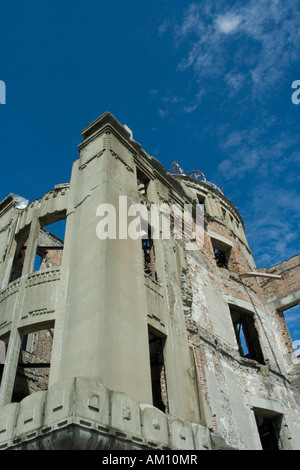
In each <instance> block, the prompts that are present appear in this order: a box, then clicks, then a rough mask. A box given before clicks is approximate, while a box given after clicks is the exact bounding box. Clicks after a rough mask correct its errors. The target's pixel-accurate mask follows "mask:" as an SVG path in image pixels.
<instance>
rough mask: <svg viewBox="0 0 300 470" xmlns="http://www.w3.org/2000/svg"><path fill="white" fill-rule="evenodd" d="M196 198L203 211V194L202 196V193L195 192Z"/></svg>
mask: <svg viewBox="0 0 300 470" xmlns="http://www.w3.org/2000/svg"><path fill="white" fill-rule="evenodd" d="M197 198H198V204H200V206H202V209H203V211H205V196H202V194H197Z"/></svg>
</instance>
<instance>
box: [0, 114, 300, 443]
mask: <svg viewBox="0 0 300 470" xmlns="http://www.w3.org/2000/svg"><path fill="white" fill-rule="evenodd" d="M82 136H83V140H82V142H81V143H80V144H79V147H78V148H79V158H78V159H77V160H76V161H75V162H74V164H73V169H72V175H71V180H70V182H69V183H66V184H58V185H56V186H55V188H54V189H53V190H51V191H49V192H48V193H46V194H45V195H44V196H43V197H42V198H41V199H38V200H35V201H33V202H31V203H29V204H26V203H25V204H23V205H22V203H24V201H23V200H22V199H21V198H18V197H16V196H15V195H9V196H8V197H7V198H5V199H4V200H3V201H2V202H1V203H0V287H1V291H0V341H1V342H0V359H1V361H0V362H1V370H0V373H1V387H0V449H3V450H5V449H17V450H21V449H28V450H30V449H45V450H52V449H53V450H55V449H117V450H118V449H124V450H129V449H136V450H141V449H162V450H167V449H174V450H214V449H236V450H243V449H253V450H261V449H286V450H294V449H300V422H299V418H300V411H299V404H300V398H299V397H300V395H299V374H300V372H299V364H300V362H299V358H298V357H297V355H296V353H295V349H294V347H293V343H292V340H291V337H290V335H289V332H288V329H287V326H286V323H285V320H284V311H285V309H287V308H289V307H292V306H294V305H297V304H299V302H300V256H296V257H294V258H292V259H290V260H287V261H284V262H283V263H282V264H279V265H277V266H274V267H273V268H270V269H264V268H261V269H257V268H256V265H255V262H254V259H253V256H252V254H251V250H250V248H249V246H248V243H247V239H246V235H245V230H244V225H243V220H242V218H241V216H240V214H239V212H238V210H237V209H236V208H235V207H234V206H233V205H232V203H231V202H230V201H229V200H228V199H227V198H226V196H224V194H223V193H222V192H221V191H220V190H218V188H216V187H215V186H214V185H213V184H211V183H208V182H207V181H206V180H205V179H204V180H203V179H202V180H200V179H199V178H198V175H197V174H196V172H195V173H194V174H193V175H185V174H183V172H180V171H179V172H172V174H171V173H168V172H167V171H166V170H165V169H164V168H163V167H162V165H161V164H160V163H159V162H158V161H157V160H156V159H155V158H153V157H151V156H149V155H148V154H147V153H146V152H145V151H144V150H143V149H142V147H141V146H140V144H138V143H137V142H135V141H134V139H133V136H132V133H131V131H130V130H129V129H128V128H127V127H126V126H123V125H121V124H120V123H119V122H118V121H117V120H116V119H115V118H114V117H113V116H112V115H111V114H110V113H105V114H103V115H102V116H101V117H100V118H98V119H97V120H96V121H94V122H93V123H92V124H90V125H89V126H87V127H86V128H85V129H84V130H83V131H82ZM20 199H21V203H20ZM157 207H158V208H159V211H158V214H159V215H158V216H157V217H158V219H157V218H151V217H150V215H153V213H154V210H153V208H155V209H156V208H157ZM168 207H175V208H176V210H177V212H176V214H175V213H174V212H172V213H164V212H163V208H164V209H165V208H168ZM186 208H189V209H190V208H191V212H190V217H189V218H186V219H185V218H184V214H185V210H186ZM197 208H201V211H200V210H199V214H202V216H201V217H200V218H197V214H198V212H197ZM136 209H138V210H140V214H141V217H140V218H139V221H140V225H139V226H138V229H137V230H136V231H134V230H133V232H132V233H133V234H134V233H138V234H140V233H142V235H143V236H142V237H141V236H128V230H127V229H128V224H130V223H131V222H132V223H134V224H135V223H136V220H137V218H136V217H135V216H136V214H137V212H135V210H136ZM131 211H132V212H131ZM195 211H196V212H195ZM155 214H156V215H157V212H155ZM125 215H126V217H125ZM166 215H167V216H166ZM148 216H149V217H148ZM124 220H125V222H124ZM153 220H154V222H153ZM157 220H158V221H160V222H161V221H162V220H165V221H167V222H168V229H169V231H167V234H168V235H169V236H162V232H163V231H162V226H163V225H159V224H158V225H156V226H154V225H155V224H157ZM199 220H200V223H199V227H200V229H201V230H200V232H201V233H200V232H199V233H200V236H199V238H198V237H197V233H198V232H197V230H198V229H197V224H198V222H199ZM178 221H179V222H180V223H182V221H184V227H183V226H182V225H181V231H180V230H178V227H180V224H179V225H178ZM58 222H60V223H64V224H65V226H64V227H65V228H64V230H63V231H62V232H61V233H60V234H59V235H57V233H55V231H52V229H51V227H54V226H55V224H57V223H58ZM135 228H136V226H135ZM164 235H166V232H164Z"/></svg>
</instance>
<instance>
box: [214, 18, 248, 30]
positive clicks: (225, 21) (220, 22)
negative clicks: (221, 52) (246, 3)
mask: <svg viewBox="0 0 300 470" xmlns="http://www.w3.org/2000/svg"><path fill="white" fill-rule="evenodd" d="M241 22H242V17H241V16H236V15H234V14H226V15H220V16H218V18H217V20H216V24H217V28H218V29H219V30H220V31H221V32H222V33H225V34H230V33H233V32H234V31H236V30H237V29H238V27H239V25H240V24H241Z"/></svg>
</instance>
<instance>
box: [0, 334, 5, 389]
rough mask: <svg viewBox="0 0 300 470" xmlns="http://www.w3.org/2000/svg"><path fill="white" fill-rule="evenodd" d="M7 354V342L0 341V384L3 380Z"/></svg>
mask: <svg viewBox="0 0 300 470" xmlns="http://www.w3.org/2000/svg"><path fill="white" fill-rule="evenodd" d="M6 354H7V343H6V342H4V341H0V384H1V380H2V375H3V369H4V364H5V360H6Z"/></svg>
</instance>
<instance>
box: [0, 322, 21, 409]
mask: <svg viewBox="0 0 300 470" xmlns="http://www.w3.org/2000/svg"><path fill="white" fill-rule="evenodd" d="M21 341H22V335H21V333H20V332H19V330H18V329H17V328H13V329H12V331H11V333H10V336H9V343H8V350H7V355H6V361H5V366H4V370H3V376H2V380H1V387H0V408H1V407H2V406H4V405H7V404H8V403H10V402H11V398H12V394H13V389H14V383H15V377H16V371H17V367H18V361H19V354H20V348H21Z"/></svg>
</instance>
